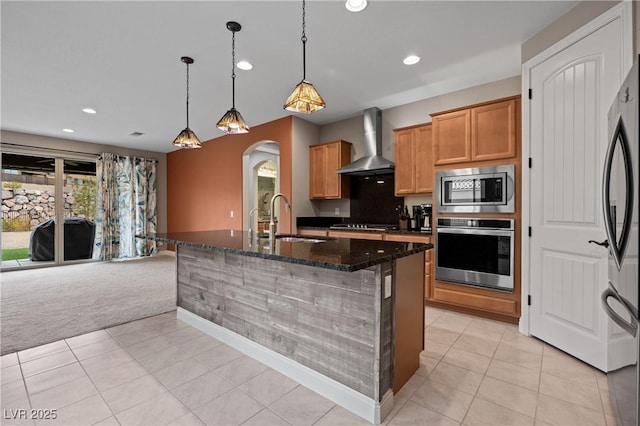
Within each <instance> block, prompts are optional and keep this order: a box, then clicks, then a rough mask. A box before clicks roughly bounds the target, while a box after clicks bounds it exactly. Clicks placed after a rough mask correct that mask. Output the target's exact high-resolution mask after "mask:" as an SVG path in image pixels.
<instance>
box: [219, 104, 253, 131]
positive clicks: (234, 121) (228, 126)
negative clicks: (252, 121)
mask: <svg viewBox="0 0 640 426" xmlns="http://www.w3.org/2000/svg"><path fill="white" fill-rule="evenodd" d="M216 126H217V127H218V129H220V130H222V131H223V132H225V133H227V134H229V135H234V134H238V133H249V126H247V123H245V122H244V118H242V114H240V111H238V110H237V109H235V108H231V109H230V110H229V111H227V112H226V113H225V115H223V116H222V118H221V119H220V121H218V124H217V125H216Z"/></svg>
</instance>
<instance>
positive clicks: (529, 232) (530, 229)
mask: <svg viewBox="0 0 640 426" xmlns="http://www.w3.org/2000/svg"><path fill="white" fill-rule="evenodd" d="M529 236H531V227H529Z"/></svg>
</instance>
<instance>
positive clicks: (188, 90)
mask: <svg viewBox="0 0 640 426" xmlns="http://www.w3.org/2000/svg"><path fill="white" fill-rule="evenodd" d="M188 128H189V64H187V129H188Z"/></svg>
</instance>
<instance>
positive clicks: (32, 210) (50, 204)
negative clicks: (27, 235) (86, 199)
mask: <svg viewBox="0 0 640 426" xmlns="http://www.w3.org/2000/svg"><path fill="white" fill-rule="evenodd" d="M63 197H64V208H65V210H71V216H73V217H82V215H81V214H78V212H76V211H75V207H76V200H75V197H74V196H73V192H72V191H65V192H64V193H63ZM55 201H56V197H55V191H54V190H53V189H45V190H39V189H23V188H17V189H8V188H2V221H3V227H4V223H5V222H11V221H12V222H19V223H15V226H18V227H19V226H23V227H27V224H28V229H15V230H21V231H28V230H31V229H33V228H34V227H35V226H37V225H39V224H41V223H42V222H45V221H47V220H48V219H51V218H53V217H55ZM65 216H66V215H65Z"/></svg>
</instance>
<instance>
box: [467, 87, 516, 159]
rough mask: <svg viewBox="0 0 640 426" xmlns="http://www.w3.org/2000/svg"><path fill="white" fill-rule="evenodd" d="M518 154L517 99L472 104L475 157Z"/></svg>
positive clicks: (499, 156)
mask: <svg viewBox="0 0 640 426" xmlns="http://www.w3.org/2000/svg"><path fill="white" fill-rule="evenodd" d="M515 156H516V100H515V99H511V100H507V101H504V102H497V103H493V104H489V105H484V106H480V107H476V108H472V109H471V158H472V160H474V161H483V160H498V159H501V158H512V157H515Z"/></svg>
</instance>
